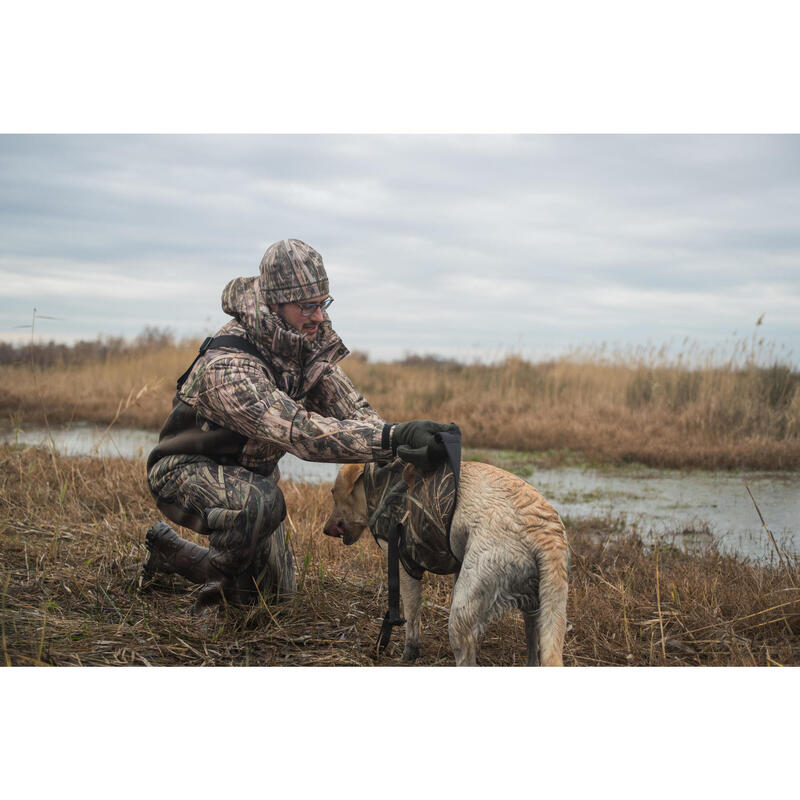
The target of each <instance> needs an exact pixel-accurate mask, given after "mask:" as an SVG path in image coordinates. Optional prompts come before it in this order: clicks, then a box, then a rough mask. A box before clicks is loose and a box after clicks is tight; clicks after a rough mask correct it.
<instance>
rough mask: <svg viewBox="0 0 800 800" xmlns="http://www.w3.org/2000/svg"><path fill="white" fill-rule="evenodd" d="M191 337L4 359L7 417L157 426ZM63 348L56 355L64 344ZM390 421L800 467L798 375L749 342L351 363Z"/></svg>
mask: <svg viewBox="0 0 800 800" xmlns="http://www.w3.org/2000/svg"><path fill="white" fill-rule="evenodd" d="M196 348H197V343H195V342H184V343H182V344H174V343H171V342H170V341H169V340H166V341H165V340H164V338H163V337H161V338H159V337H158V336H157V335H153V333H152V332H150V336H149V338H148V337H143V338H142V340H141V341H140V342H139V343H138V344H137V345H136V346H135V347H128V348H125V347H117V348H116V349H108V348H106V349H105V350H103V348H102V347H101V346H100V345H98V347H97V348H95V350H96V352H95V356H94V357H91V348H87V347H84V348H83V350H81V351H80V352H76V353H71V351H69V350H66V351H63V352H62V351H58V352H55V351H54V353H50V355H48V356H45V355H44V354H43V353H39V352H37V351H36V348H33V350H29V351H28V352H27V355H28V356H29V357H28V358H27V359H20V358H18V359H17V363H12V362H13V361H14V359H11V358H7V359H6V361H7V362H8V363H4V364H0V419H4V420H6V421H7V422H6V425H25V424H38V423H45V422H47V423H61V422H72V421H89V422H94V423H98V424H102V425H108V424H111V423H117V424H120V425H127V426H138V427H143V428H147V429H153V430H157V429H158V428H159V427H160V426H161V424H162V422H163V420H164V418H165V417H166V414H167V411H168V410H169V407H170V403H171V400H172V396H173V394H174V386H175V384H174V382H175V379H176V377H177V376H178V375H179V374H180V373H181V372H183V370H184V369H185V368H186V366H187V365H188V364H189V363H191V361H192V359H193V358H194V355H195V353H196ZM59 353H60V354H59ZM343 366H344V369H345V370H346V371H347V372H348V373H349V374H350V376H351V377H352V379H353V381H354V383H355V384H356V386H358V387H359V389H360V390H361V391H362V392H363V393H364V395H365V396H366V397H367V399H368V400H369V401H370V403H371V404H372V405H373V407H375V408H376V409H377V410H378V411H379V413H381V415H382V416H384V418H386V419H390V420H393V421H402V420H406V419H412V418H415V417H420V418H431V419H438V420H445V421H451V420H452V421H455V422H457V423H458V424H459V425H460V426H461V429H462V432H463V435H464V443H465V445H466V446H468V447H472V448H499V449H510V450H522V451H559V452H564V451H573V452H576V453H580V454H582V457H583V458H586V459H588V460H591V461H597V462H612V463H626V462H640V463H644V464H648V465H650V466H655V467H671V468H684V467H685V468H705V469H737V468H749V469H775V470H796V469H800V373H798V372H797V371H795V370H794V369H793V368H792V367H791V366H788V365H787V363H784V362H782V361H780V360H779V358H778V356H777V355H775V354H774V353H773V351H772V350H770V349H769V348H768V347H767V346H765V345H761V344H759V342H757V341H752V342H750V344H749V347H745V346H744V345H743V346H742V347H741V348H739V349H734V352H733V353H732V354H730V355H729V357H728V359H727V361H721V359H720V358H719V357H718V356H715V355H714V354H713V353H710V354H705V356H703V355H702V354H700V353H697V352H694V351H692V350H691V349H688V350H687V353H686V355H685V356H684V355H683V354H679V355H678V356H675V357H667V356H666V355H665V354H664V353H663V352H662V351H660V350H656V349H654V348H650V349H647V348H645V349H639V350H634V351H631V352H629V353H614V354H608V353H606V352H605V351H604V350H603V349H602V348H600V349H598V350H596V351H594V352H589V353H576V354H573V355H572V356H570V357H565V358H562V359H559V360H555V361H550V362H547V363H538V364H534V363H530V362H528V361H525V360H523V359H520V358H517V357H513V356H512V357H508V358H506V359H505V360H504V361H503V362H501V363H497V364H493V365H485V364H471V365H463V364H457V363H454V362H448V361H443V360H441V359H437V358H435V357H432V356H428V357H417V356H410V357H408V358H407V359H406V360H405V361H404V362H399V363H370V362H369V361H368V360H367V359H365V358H364V357H363V356H359V355H358V354H355V355H353V356H351V357H349V358H348V359H346V360H345V362H343Z"/></svg>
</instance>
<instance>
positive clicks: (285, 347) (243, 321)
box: [222, 277, 350, 366]
mask: <svg viewBox="0 0 800 800" xmlns="http://www.w3.org/2000/svg"><path fill="white" fill-rule="evenodd" d="M222 310H223V311H224V312H225V313H226V314H229V315H230V316H232V317H234V319H236V321H237V322H238V323H239V324H240V325H241V326H242V327H243V328H244V329H245V331H246V332H247V334H248V336H249V337H250V339H251V340H252V341H253V343H254V344H255V345H256V347H258V349H259V350H260V351H261V352H262V354H263V355H264V357H265V358H266V359H267V360H268V361H271V360H272V356H277V357H278V358H279V359H281V360H286V361H289V362H291V363H294V364H297V365H299V366H304V365H306V364H309V363H312V362H317V361H327V362H330V363H336V362H337V361H341V360H342V359H343V358H344V357H345V356H346V355H348V354H349V352H350V351H349V350H348V349H347V348H346V347H345V346H344V344H343V343H342V340H341V339H340V338H339V336H338V334H337V333H336V332H335V331H334V330H333V327H332V326H331V321H330V318H329V317H328V315H327V314H326V313H324V312H323V321H322V322H321V323H320V325H319V329H318V330H317V335H316V336H315V337H314V339H307V338H306V337H305V336H303V335H302V334H301V333H300V332H299V331H297V330H295V329H294V328H292V327H291V326H290V325H287V324H286V322H284V320H283V319H282V318H281V317H279V316H278V315H277V314H275V313H274V312H272V311H270V309H269V305H268V304H267V301H266V298H265V297H264V292H263V285H262V279H261V278H259V277H254V278H234V279H233V280H232V281H231V282H230V283H229V284H228V285H227V286H226V287H225V289H224V290H223V292H222Z"/></svg>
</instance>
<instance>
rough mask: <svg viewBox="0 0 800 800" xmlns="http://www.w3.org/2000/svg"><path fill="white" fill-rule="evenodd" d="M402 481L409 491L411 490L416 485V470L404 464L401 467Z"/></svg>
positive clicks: (410, 465) (412, 466)
mask: <svg viewBox="0 0 800 800" xmlns="http://www.w3.org/2000/svg"><path fill="white" fill-rule="evenodd" d="M403 480H404V481H405V484H406V486H408V488H409V489H413V488H414V486H415V485H416V483H417V468H416V467H415V466H414V465H413V464H410V463H409V464H406V465H405V467H403Z"/></svg>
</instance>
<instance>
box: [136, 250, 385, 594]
mask: <svg viewBox="0 0 800 800" xmlns="http://www.w3.org/2000/svg"><path fill="white" fill-rule="evenodd" d="M293 241H295V240H289V245H288V246H284V247H283V250H281V248H280V247H277V246H273V247H274V248H275V250H274V254H277V255H275V260H274V262H270V264H273V263H274V264H277V265H278V268H279V269H283V267H281V264H284V262H285V263H288V264H290V265H293V266H292V269H293V270H295V269H296V270H300V267H301V266H303V264H305V265H306V267H305V268H307V272H306V273H302V274H300V273H299V272H291V274H290V273H289V272H288V271H286V270H284V272H282V273H281V274H282V275H283V278H282V280H284V279H285V280H286V281H287V285H288V282H289V281H295V285H296V286H299V288H300V289H302V290H303V296H304V297H308V296H314V295H315V294H324V293H325V292H326V291H327V278H325V276H324V269H323V268H322V261H321V259H320V260H319V263H318V264H317V263H316V262H315V261H314V259H313V258H311V259H310V263H311V266H310V267H309V266H308V263H309V262H308V260H307V261H302V258H306V257H307V256H308V251H310V252H311V253H313V251H311V249H310V248H308V247H307V245H303V244H302V242H300V243H295V244H292V242H293ZM279 244H281V243H279ZM303 248H307V249H306V250H304V249H303ZM271 250H272V248H271ZM281 253H284V254H285V259H284V261H281V258H284V256H281V255H280V254H281ZM269 254H270V250H268V251H267V255H269ZM286 254H288V255H286ZM298 254H299V255H298ZM265 258H267V256H265ZM309 258H310V257H309ZM286 259H288V261H286ZM268 261H269V259H268ZM298 265H300V266H298ZM268 266H269V265H268ZM287 270H288V267H287ZM314 270H316V272H314ZM298 275H299V277H298ZM292 276H294V277H292ZM262 278H263V276H262ZM262 278H258V277H255V278H236V279H234V280H232V281H231V282H230V283H229V284H228V285H227V286H226V287H225V290H224V292H223V295H222V307H223V310H224V311H225V312H226V313H227V314H230V315H231V316H232V317H233V318H234V319H233V320H231V321H230V322H229V323H228V324H227V325H225V326H224V327H223V328H222V329H221V330H220V331H219V332H218V333H217V336H221V335H233V336H240V337H243V338H246V339H248V340H249V341H250V342H252V343H253V344H254V345H255V346H256V348H257V349H258V351H259V354H260V355H261V359H259V358H256V357H255V356H253V355H250V354H247V353H244V352H242V351H241V350H237V349H235V348H216V349H213V350H208V351H207V352H206V353H205V354H204V355H203V356H202V357H200V358H199V359H198V360H197V362H196V363H195V365H194V367H193V368H192V370H191V372H190V373H189V375H188V376H187V379H186V381H185V382H184V383H183V386H182V387H181V389H180V390H179V392H178V394H177V395H176V397H175V401H174V403H173V409H172V411H171V413H170V415H169V416H168V418H167V421H166V422H165V424H164V427H163V428H162V430H161V435H160V437H159V443H158V445H157V446H156V448H155V449H154V450H153V452H152V453H151V454H150V458H149V459H148V462H147V470H148V483H149V485H150V490H151V492H152V493H153V495H154V497H155V498H156V502H157V504H158V506H159V508H160V509H161V510H162V512H163V513H164V514H165V515H166V516H167V517H168V518H169V519H170V520H172V521H173V522H177V523H178V524H179V525H185V526H187V527H189V528H192V529H193V530H195V531H197V532H199V533H204V534H207V535H208V536H209V539H210V544H211V550H212V551H213V552H212V563H213V564H214V566H216V567H217V568H218V569H220V570H221V571H223V572H226V574H231V575H239V574H242V573H243V572H244V571H246V570H253V569H255V570H256V571H257V572H259V573H260V572H262V571H263V570H265V569H267V570H268V571H270V570H271V572H272V575H273V577H271V578H269V580H272V581H273V582H274V581H275V580H276V578H275V577H274V576H275V575H279V574H281V573H285V575H288V576H289V577H286V578H283V579H281V580H284V581H287V580H288V581H289V583H291V582H293V581H294V568H293V560H292V554H291V549H290V548H289V546H288V544H287V543H286V542H285V541H284V533H283V527H282V526H281V519H282V515H283V497H282V495H281V493H280V490H279V489H278V487H277V481H278V480H279V478H280V471H279V469H278V462H279V460H280V459H281V457H282V456H283V455H284V454H285V453H292V454H294V455H295V456H297V457H298V458H302V459H305V460H307V461H328V462H334V463H347V462H368V461H373V460H378V459H384V460H385V459H388V458H391V449H390V448H388V447H387V448H384V447H383V433H384V428H385V427H386V423H385V422H384V420H382V419H381V417H380V416H378V414H377V413H376V412H375V411H374V410H373V409H372V408H371V407H370V405H369V404H368V403H367V401H366V400H365V399H364V397H363V396H362V395H361V394H360V393H359V392H358V391H357V390H356V389H355V387H354V386H353V384H352V383H351V382H350V380H349V379H348V378H347V376H346V375H345V374H344V372H343V371H342V370H341V368H340V367H339V366H338V362H339V361H341V360H342V359H343V358H344V357H345V356H346V355H347V354H348V352H349V351H348V350H347V348H346V347H345V346H344V345H343V344H342V341H341V339H340V338H339V337H338V336H337V335H336V333H335V332H334V331H333V329H332V327H331V323H330V319H329V318H328V316H327V314H323V317H324V318H323V321H322V323H320V325H319V327H318V330H317V334H316V335H315V337H314V339H313V340H310V339H308V338H306V337H305V336H303V335H302V334H301V333H300V332H299V331H297V330H295V329H294V328H292V327H291V326H290V325H288V324H287V323H285V322H284V320H283V319H282V318H281V317H280V316H279V315H277V314H275V313H273V312H272V311H270V309H269V307H268V306H267V304H266V301H265V298H264V295H263V291H262V287H261V283H262ZM312 278H313V280H314V281H316V282H315V283H313V284H312V283H310V282H308V281H310V280H311V279H312ZM301 279H302V280H306V279H308V280H307V282H306V283H304V284H302V285H298V284H296V281H297V280H301ZM323 279H324V291H319V290H320V289H321V288H322V287H323V283H322V282H321V281H323ZM277 285H278V284H274V285H273V286H272V289H275V286H277ZM284 288H285V287H284ZM272 289H271V290H270V291H272ZM280 290H281V291H283V288H281V289H280ZM276 291H277V289H276ZM308 292H310V294H309V293H308ZM207 509H210V511H208V510H207ZM279 509H280V514H279V513H278V511H279ZM273 531H276V532H275V533H274V534H272V535H271V533H272V532H273ZM270 565H271V566H270ZM275 570H279V572H275ZM262 577H263V576H262ZM268 577H269V576H268Z"/></svg>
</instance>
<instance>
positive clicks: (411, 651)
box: [401, 644, 419, 661]
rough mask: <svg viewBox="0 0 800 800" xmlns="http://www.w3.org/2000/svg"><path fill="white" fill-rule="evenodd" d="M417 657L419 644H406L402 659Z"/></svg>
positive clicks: (414, 659) (411, 659)
mask: <svg viewBox="0 0 800 800" xmlns="http://www.w3.org/2000/svg"><path fill="white" fill-rule="evenodd" d="M418 658H419V645H416V644H407V645H406V646H405V649H404V650H403V655H402V658H401V660H402V661H416V660H417V659H418Z"/></svg>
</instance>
